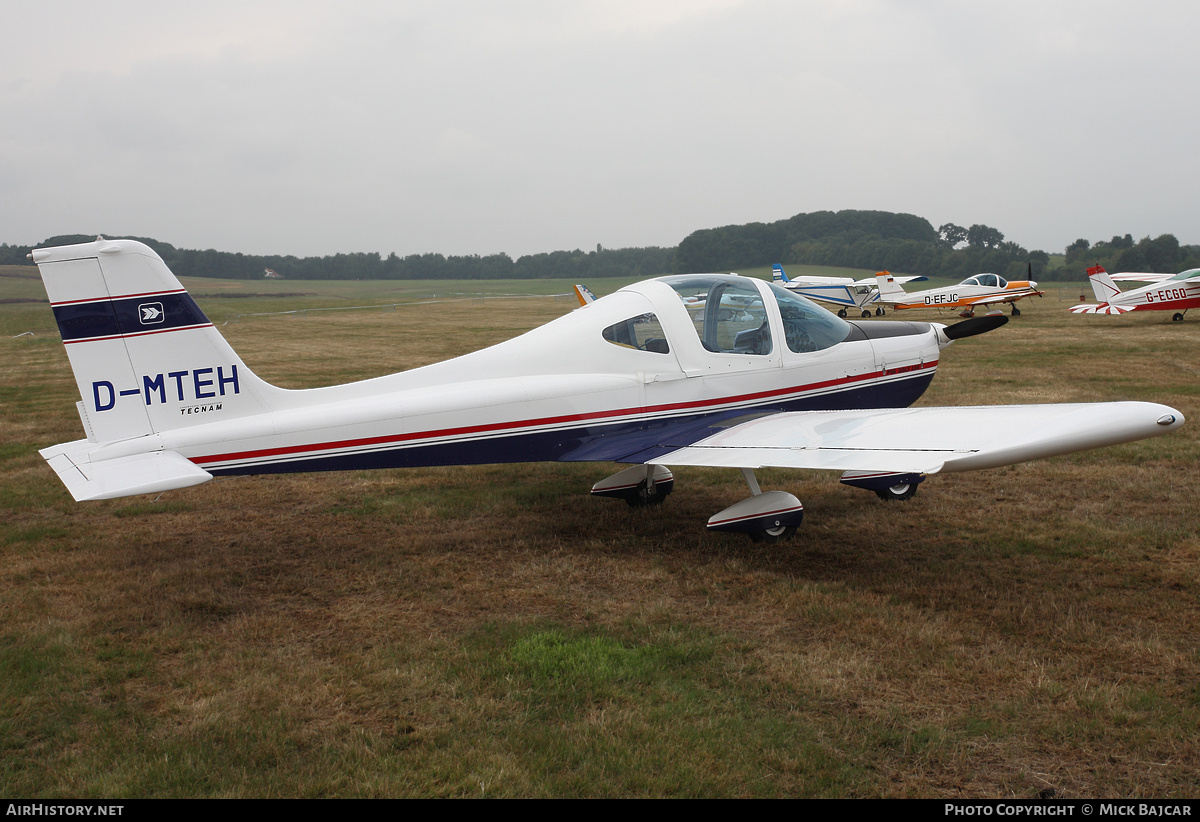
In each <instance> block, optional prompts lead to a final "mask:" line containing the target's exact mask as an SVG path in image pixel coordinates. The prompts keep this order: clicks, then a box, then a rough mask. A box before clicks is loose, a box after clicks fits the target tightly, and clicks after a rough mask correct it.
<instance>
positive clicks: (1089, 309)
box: [1071, 265, 1200, 322]
mask: <svg viewBox="0 0 1200 822" xmlns="http://www.w3.org/2000/svg"><path fill="white" fill-rule="evenodd" d="M1087 273H1088V280H1089V281H1090V282H1091V284H1092V291H1093V292H1094V293H1095V294H1096V302H1097V303H1098V305H1090V304H1084V305H1076V306H1073V307H1072V308H1071V313H1073V314H1124V313H1126V312H1128V311H1174V312H1175V313H1174V314H1172V315H1171V319H1172V320H1173V321H1175V322H1179V321H1180V320H1182V319H1183V315H1184V314H1185V313H1186V312H1187V310H1188V309H1189V308H1196V307H1197V306H1200V268H1193V269H1190V270H1188V271H1183V272H1180V273H1179V274H1147V273H1136V272H1125V273H1122V274H1113V275H1111V276H1110V275H1109V274H1108V272H1107V271H1105V270H1104V268H1103V267H1102V266H1098V265H1096V266H1092V267H1091V268H1089V269H1088V270H1087ZM1114 280H1119V281H1127V282H1141V283H1149V285H1144V286H1142V287H1141V288H1133V289H1130V290H1129V291H1122V290H1121V289H1120V287H1118V286H1117V284H1116V282H1114Z"/></svg>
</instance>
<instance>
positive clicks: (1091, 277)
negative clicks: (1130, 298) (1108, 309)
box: [1087, 265, 1121, 303]
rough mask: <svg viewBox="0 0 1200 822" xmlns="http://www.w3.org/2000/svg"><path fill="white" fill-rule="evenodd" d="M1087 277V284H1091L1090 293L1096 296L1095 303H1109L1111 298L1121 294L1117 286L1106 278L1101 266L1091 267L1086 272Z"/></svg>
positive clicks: (1108, 277)
mask: <svg viewBox="0 0 1200 822" xmlns="http://www.w3.org/2000/svg"><path fill="white" fill-rule="evenodd" d="M1087 275H1088V282H1090V283H1091V284H1092V292H1093V293H1095V295H1096V302H1100V303H1107V302H1111V301H1112V298H1113V297H1115V296H1117V295H1118V294H1120V293H1121V289H1119V288H1117V284H1116V283H1114V282H1113V279H1112V277H1110V276H1108V272H1107V271H1105V270H1104V267H1103V266H1099V265H1094V266H1092V267H1091V268H1089V269H1088V270H1087Z"/></svg>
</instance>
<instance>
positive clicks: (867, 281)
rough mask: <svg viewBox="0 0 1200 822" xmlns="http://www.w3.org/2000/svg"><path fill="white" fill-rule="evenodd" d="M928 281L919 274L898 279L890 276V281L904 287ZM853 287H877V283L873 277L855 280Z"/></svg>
mask: <svg viewBox="0 0 1200 822" xmlns="http://www.w3.org/2000/svg"><path fill="white" fill-rule="evenodd" d="M928 279H929V278H928V277H926V276H923V275H921V274H916V275H914V276H912V277H898V276H896V275H895V274H893V275H892V280H893V281H894V282H896V283H897V284H898V285H904V283H919V282H921V281H922V280H928ZM854 285H870V286H874V285H877V282H876V280H875V278H874V277H864V278H863V279H861V280H855V281H854Z"/></svg>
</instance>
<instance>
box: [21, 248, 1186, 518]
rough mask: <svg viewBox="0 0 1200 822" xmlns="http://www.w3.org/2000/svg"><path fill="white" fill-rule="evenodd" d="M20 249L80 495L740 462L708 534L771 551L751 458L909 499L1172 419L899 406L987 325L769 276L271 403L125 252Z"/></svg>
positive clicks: (637, 474)
mask: <svg viewBox="0 0 1200 822" xmlns="http://www.w3.org/2000/svg"><path fill="white" fill-rule="evenodd" d="M31 256H32V257H33V259H34V260H35V261H36V262H37V264H38V266H39V268H40V269H41V274H42V279H43V281H44V283H45V286H46V292H47V294H48V295H49V297H50V301H51V304H52V305H53V308H54V316H55V319H56V320H57V322H58V327H59V330H60V332H61V333H62V337H63V342H64V343H65V345H66V349H67V354H68V356H69V359H70V362H71V367H72V370H73V371H74V373H75V379H76V382H77V384H78V387H79V392H80V396H81V398H82V400H81V401H80V402H79V403H78V404H77V405H78V409H79V415H80V419H81V421H82V423H83V429H84V432H85V433H86V438H85V439H80V440H76V441H74V442H68V443H63V444H61V445H56V446H53V447H50V448H46V449H44V450H43V451H42V452H41V453H42V455H43V456H44V457H45V458H46V460H47V461H48V462H49V463H50V465H51V467H52V468H53V469H54V470H55V471H56V472H57V473H58V476H59V477H60V478H61V479H62V481H63V483H64V484H65V485H66V487H67V489H68V490H69V491H70V493H71V494H72V496H74V497H75V499H77V500H95V499H108V498H113V497H121V496H128V495H131V494H146V493H158V492H160V491H165V490H168V489H173V488H183V487H185V486H189V485H195V484H197V483H201V482H205V481H207V480H210V479H212V478H213V477H215V476H228V475H237V474H269V473H285V472H298V471H335V470H345V469H360V468H396V467H405V466H426V465H464V464H476V463H505V462H529V461H555V460H562V461H599V462H618V463H628V464H629V465H630V466H631V467H628V468H626V469H625V470H623V471H620V472H619V473H617V474H615V475H614V476H612V477H609V478H608V479H606V480H602V481H600V482H598V483H596V485H595V486H594V487H593V493H596V494H599V495H603V496H614V497H619V498H622V499H625V500H627V501H629V502H630V503H631V504H635V505H636V504H647V503H654V502H657V501H661V500H662V498H663V497H664V496H665V495H666V494H667V493H669V492H670V491H671V489H672V487H673V484H674V477H673V474H672V473H671V471H670V469H668V468H667V467H666V466H667V465H711V466H728V467H732V468H739V469H741V470H742V472H743V473H744V475H745V477H746V481H747V484H748V485H749V488H750V492H751V496H750V497H748V498H747V499H745V500H743V501H742V502H739V503H737V504H735V505H733V506H731V507H729V508H727V509H726V510H724V511H722V512H720V513H718V514H716V515H714V516H713V517H712V518H711V519H710V520H709V522H708V527H709V528H710V529H713V530H721V531H736V532H743V533H748V534H750V535H751V536H752V537H753V538H755V539H760V540H773V539H778V538H780V537H782V536H786V535H789V534H791V533H792V532H793V531H794V530H795V527H796V525H798V524H799V522H800V520H801V518H802V516H803V506H802V505H801V504H800V501H799V500H797V499H796V498H795V497H794V496H793V495H791V494H789V493H786V492H784V491H769V492H765V493H764V492H762V491H761V490H760V488H759V486H758V482H757V480H756V479H755V477H754V469H755V468H758V467H760V466H782V467H791V468H823V469H833V470H839V471H843V472H846V473H845V474H843V478H842V481H843V482H846V483H848V484H851V485H855V486H860V487H865V488H868V489H871V490H874V491H876V493H878V494H880V495H881V496H884V497H885V498H888V497H890V498H906V497H908V496H911V493H912V491H913V490H914V488H915V484H916V483H917V482H920V481H921V480H922V479H924V478H925V475H927V474H933V473H937V472H951V471H965V470H971V469H976V468H990V467H994V466H999V465H1008V464H1011V463H1015V462H1021V461H1024V460H1030V459H1036V458H1040V457H1048V456H1052V455H1055V454H1064V453H1068V452H1071V451H1077V450H1081V449H1085V448H1095V447H1099V446H1104V445H1111V444H1114V443H1120V442H1128V441H1131V440H1136V439H1140V438H1143V437H1151V436H1156V435H1159V434H1165V433H1167V432H1168V431H1172V430H1174V429H1176V428H1178V427H1179V426H1180V425H1182V424H1183V416H1182V415H1181V414H1180V413H1179V412H1178V411H1176V410H1175V409H1173V408H1169V407H1166V406H1163V405H1157V404H1153V403H1145V402H1114V403H1096V404H1075V405H1029V406H1009V407H979V408H907V407H906V406H908V405H909V404H911V403H912V402H913V401H914V400H916V399H917V397H919V396H920V395H921V393H922V392H923V391H924V390H925V387H926V386H927V385H928V384H929V381H930V380H931V379H932V378H933V375H934V372H935V371H936V370H937V366H938V363H939V361H940V356H941V350H942V349H943V348H945V347H946V346H947V345H949V344H950V343H951V342H952V341H953V340H955V339H959V338H962V337H966V336H970V335H972V334H977V333H980V332H982V331H986V330H988V329H990V328H994V327H996V326H997V325H1000V324H1003V323H1004V322H1005V320H1006V318H1005V317H1003V316H993V317H982V318H979V319H975V320H968V321H966V322H962V323H958V324H957V325H954V326H950V327H946V326H943V325H941V324H938V323H907V322H885V321H873V322H862V323H853V322H847V321H845V320H841V319H839V318H838V317H835V316H834V315H833V314H831V313H829V312H828V311H826V310H824V309H822V308H819V307H818V306H816V305H814V304H813V303H811V302H809V301H807V300H805V299H803V298H802V297H798V296H796V295H794V294H792V293H791V292H789V291H787V290H786V289H783V288H780V287H779V286H776V285H773V284H771V283H767V282H763V281H761V280H757V279H752V278H748V277H738V276H736V275H716V274H706V275H682V276H674V277H663V278H661V279H657V280H649V281H646V282H642V283H638V284H636V285H632V286H629V287H627V288H623V289H621V290H620V291H618V292H616V293H614V294H611V295H609V296H607V297H604V298H602V299H598V300H596V301H595V302H592V303H589V304H588V305H586V306H584V307H581V308H578V309H576V310H575V311H573V312H571V313H570V314H567V315H565V316H563V317H560V318H559V319H557V320H554V321H553V322H550V323H548V324H547V325H544V326H542V327H540V328H537V329H534V330H533V331H530V332H528V333H526V334H523V335H521V336H519V337H517V338H515V339H512V340H509V341H508V342H504V343H501V344H499V345H496V346H493V347H491V348H487V349H484V350H482V351H476V352H475V353H473V354H468V355H466V356H463V357H458V358H456V359H452V360H448V361H445V362H441V363H436V364H434V365H428V366H425V367H422V368H414V369H412V370H410V371H404V372H401V373H398V374H392V375H390V376H385V377H378V378H375V379H370V380H365V381H362V382H356V383H350V384H347V385H335V386H330V387H327V388H315V389H308V390H301V391H292V390H285V389H281V388H277V387H275V386H273V385H270V384H268V383H266V382H264V381H263V380H261V379H259V378H258V377H256V376H255V375H254V373H253V372H251V371H250V369H249V368H248V367H247V366H246V364H245V363H244V362H243V361H242V360H241V359H240V358H239V357H238V355H237V354H236V353H234V351H233V349H232V348H231V347H230V346H229V344H228V343H227V342H226V341H225V339H224V338H223V337H222V336H221V335H220V333H218V331H217V330H216V328H214V327H213V325H212V323H210V322H209V320H208V318H207V317H205V316H204V313H203V312H202V311H201V310H200V308H199V307H198V306H197V305H196V303H195V302H194V301H193V300H192V298H191V297H190V296H189V295H188V294H187V292H186V291H185V290H184V289H183V287H182V286H181V285H180V283H179V281H178V280H177V279H176V278H175V276H174V275H173V274H172V273H171V272H170V271H169V270H168V269H167V267H166V265H165V264H164V263H163V261H162V260H161V259H160V258H159V257H158V255H156V254H155V253H154V252H153V251H152V250H150V249H149V248H147V247H146V246H144V245H142V244H141V243H137V242H133V241H128V240H112V241H110V240H104V239H100V240H97V241H96V242H92V243H84V244H80V245H72V246H64V247H60V248H44V249H38V250H36V251H34V252H33V253H32V255H31ZM697 298H700V299H697ZM701 300H702V301H703V309H697V308H696V307H695V306H696V305H697V303H699V302H700V301H701ZM733 306H736V310H735V309H734V308H733Z"/></svg>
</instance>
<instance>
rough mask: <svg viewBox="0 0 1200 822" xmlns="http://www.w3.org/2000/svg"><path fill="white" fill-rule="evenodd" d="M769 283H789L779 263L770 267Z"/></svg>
mask: <svg viewBox="0 0 1200 822" xmlns="http://www.w3.org/2000/svg"><path fill="white" fill-rule="evenodd" d="M771 281H772V282H776V283H790V282H791V280H789V279H788V275H787V274H786V273H785V272H784V270H783V266H782V265H780V264H779V263H775V265H773V266H771Z"/></svg>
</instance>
